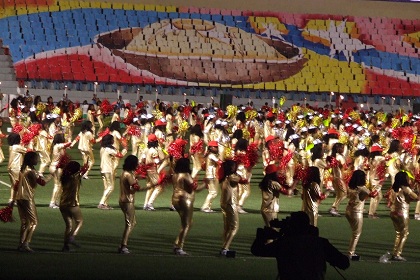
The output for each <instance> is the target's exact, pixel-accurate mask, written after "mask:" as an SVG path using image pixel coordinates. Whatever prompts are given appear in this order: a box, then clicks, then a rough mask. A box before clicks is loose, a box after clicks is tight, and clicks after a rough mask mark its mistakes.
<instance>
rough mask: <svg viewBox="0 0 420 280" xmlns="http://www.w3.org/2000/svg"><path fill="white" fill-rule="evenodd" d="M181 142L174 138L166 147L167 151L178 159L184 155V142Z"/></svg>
mask: <svg viewBox="0 0 420 280" xmlns="http://www.w3.org/2000/svg"><path fill="white" fill-rule="evenodd" d="M181 142H182V141H180V142H178V141H176V140H175V141H174V142H172V143H171V144H170V145H169V147H168V153H169V154H170V155H171V156H172V157H174V158H176V159H180V158H183V157H184V147H185V144H183V143H184V142H182V143H181Z"/></svg>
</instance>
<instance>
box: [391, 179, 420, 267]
mask: <svg viewBox="0 0 420 280" xmlns="http://www.w3.org/2000/svg"><path fill="white" fill-rule="evenodd" d="M391 192H393V194H392V195H391V198H392V199H393V201H392V204H391V213H390V216H391V220H392V223H393V224H394V229H395V232H396V236H395V242H394V250H393V252H392V258H391V260H393V261H406V259H405V258H403V257H402V256H401V254H402V251H403V248H404V244H405V242H406V241H407V237H408V233H409V232H408V222H409V210H410V202H411V201H413V200H414V201H416V200H419V196H418V195H417V194H415V193H414V192H413V191H412V190H411V188H410V182H409V179H408V175H407V173H405V172H403V171H399V172H398V173H397V174H396V175H395V179H394V183H393V185H392V191H391Z"/></svg>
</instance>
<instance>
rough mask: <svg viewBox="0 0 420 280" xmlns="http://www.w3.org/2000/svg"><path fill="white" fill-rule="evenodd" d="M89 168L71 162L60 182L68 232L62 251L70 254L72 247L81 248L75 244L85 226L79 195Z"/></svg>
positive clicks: (65, 233) (61, 206) (61, 207)
mask: <svg viewBox="0 0 420 280" xmlns="http://www.w3.org/2000/svg"><path fill="white" fill-rule="evenodd" d="M88 168H89V162H87V163H86V164H85V165H84V166H83V167H82V168H80V164H79V163H78V162H76V161H70V162H69V163H67V164H66V166H65V167H64V168H63V173H62V175H61V178H60V181H61V185H62V188H63V192H62V193H61V197H60V212H61V215H62V216H63V219H64V223H65V224H66V230H65V231H64V246H63V249H62V251H63V252H69V251H70V246H69V245H73V246H75V247H80V246H79V244H77V243H76V242H75V237H76V235H77V234H78V233H79V230H80V228H81V227H82V224H83V216H82V212H81V211H80V207H79V205H80V204H79V193H80V185H81V179H82V176H83V173H85V172H86V171H87V170H88Z"/></svg>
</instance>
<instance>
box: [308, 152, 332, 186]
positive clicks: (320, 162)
mask: <svg viewBox="0 0 420 280" xmlns="http://www.w3.org/2000/svg"><path fill="white" fill-rule="evenodd" d="M312 164H313V166H315V167H318V169H319V174H320V175H321V184H320V185H319V187H320V188H321V189H322V188H323V186H324V183H326V182H324V181H325V172H327V173H328V174H329V171H328V170H325V169H327V168H328V163H327V162H326V161H325V159H322V158H317V159H315V160H314V161H313V162H312Z"/></svg>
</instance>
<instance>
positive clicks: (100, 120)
mask: <svg viewBox="0 0 420 280" xmlns="http://www.w3.org/2000/svg"><path fill="white" fill-rule="evenodd" d="M96 120H97V121H98V125H99V129H98V134H99V133H101V132H102V130H103V128H104V116H103V115H102V110H101V108H98V110H96Z"/></svg>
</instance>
